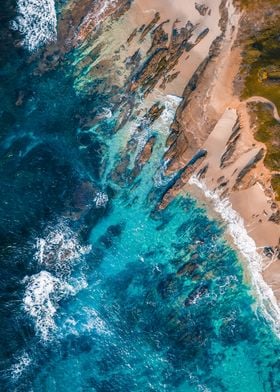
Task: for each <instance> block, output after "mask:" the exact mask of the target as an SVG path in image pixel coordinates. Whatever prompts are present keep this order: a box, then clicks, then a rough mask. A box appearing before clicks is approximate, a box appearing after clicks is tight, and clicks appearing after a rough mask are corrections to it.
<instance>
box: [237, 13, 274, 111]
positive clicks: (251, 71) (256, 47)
mask: <svg viewBox="0 0 280 392" xmlns="http://www.w3.org/2000/svg"><path fill="white" fill-rule="evenodd" d="M279 19H280V18H278V20H277V23H276V22H275V24H274V25H273V26H272V27H271V26H270V27H267V28H265V29H264V30H263V31H261V32H258V33H257V34H256V35H254V36H252V37H251V38H249V39H248V40H247V42H246V45H245V50H244V55H243V67H242V72H243V73H244V74H245V85H244V90H243V93H242V98H249V97H251V96H253V95H260V96H262V97H265V98H267V99H269V100H271V101H272V102H274V103H275V105H276V106H277V108H278V111H280V28H279V25H280V20H279Z"/></svg>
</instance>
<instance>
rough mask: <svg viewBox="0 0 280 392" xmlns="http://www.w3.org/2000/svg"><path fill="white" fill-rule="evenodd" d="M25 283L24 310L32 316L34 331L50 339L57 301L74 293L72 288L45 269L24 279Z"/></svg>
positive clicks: (53, 326)
mask: <svg viewBox="0 0 280 392" xmlns="http://www.w3.org/2000/svg"><path fill="white" fill-rule="evenodd" d="M24 283H27V287H26V290H25V294H24V298H23V304H24V310H25V311H26V312H27V313H28V314H29V315H30V316H31V317H32V318H33V320H34V322H35V329H36V333H37V334H38V335H40V336H41V338H42V339H43V340H44V341H48V340H51V338H52V334H53V332H54V331H55V329H56V324H55V321H54V315H55V313H56V311H57V308H58V304H59V301H61V300H62V299H63V298H65V297H67V296H68V295H69V294H74V293H75V290H74V288H73V287H72V286H71V285H69V284H68V283H66V282H63V281H62V280H60V279H58V278H56V277H55V276H53V275H52V274H50V273H49V272H47V271H41V272H39V273H38V274H35V275H32V276H31V277H27V278H25V279H24Z"/></svg>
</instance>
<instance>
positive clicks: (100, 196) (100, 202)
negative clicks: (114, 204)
mask: <svg viewBox="0 0 280 392" xmlns="http://www.w3.org/2000/svg"><path fill="white" fill-rule="evenodd" d="M108 200H109V198H108V195H107V194H106V193H104V192H97V193H96V195H95V198H94V202H95V205H96V207H97V208H101V207H106V205H107V203H108Z"/></svg>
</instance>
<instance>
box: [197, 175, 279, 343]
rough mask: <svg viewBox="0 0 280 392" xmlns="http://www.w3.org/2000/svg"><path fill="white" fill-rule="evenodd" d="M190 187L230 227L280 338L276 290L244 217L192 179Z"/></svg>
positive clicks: (260, 300) (257, 296) (270, 321)
mask: <svg viewBox="0 0 280 392" xmlns="http://www.w3.org/2000/svg"><path fill="white" fill-rule="evenodd" d="M189 184H190V185H195V186H196V187H198V188H199V189H200V190H201V191H202V192H203V193H204V195H205V197H206V198H207V199H209V200H211V202H212V205H213V208H214V210H215V211H216V212H217V213H218V214H219V215H220V216H221V217H222V219H223V221H224V222H225V223H226V224H227V227H228V232H229V234H230V235H231V237H232V239H233V242H234V244H235V246H236V247H237V249H238V250H239V252H240V253H241V255H242V256H243V257H244V258H245V259H246V261H247V267H248V272H249V273H250V280H251V284H252V288H253V290H254V291H255V293H256V300H257V304H258V305H259V306H260V309H261V311H262V313H263V315H264V317H265V318H266V319H267V320H268V322H269V323H270V324H271V325H272V328H273V330H274V331H275V333H276V335H277V336H278V337H280V308H279V306H278V304H277V300H276V298H275V296H274V293H273V291H272V289H271V288H270V287H269V286H268V284H267V283H266V282H265V281H264V279H263V276H262V257H261V255H260V254H259V253H258V252H257V247H256V244H255V241H254V240H253V239H252V238H251V237H250V236H249V235H248V233H247V230H246V228H245V225H244V221H243V219H242V217H241V216H240V215H239V214H238V213H237V212H236V211H235V210H234V209H233V208H232V205H231V203H230V201H229V200H228V199H226V198H225V199H221V198H220V197H219V195H218V194H217V193H216V192H214V191H211V190H209V189H208V188H207V186H206V184H205V183H204V182H202V181H201V180H199V179H198V177H197V176H195V175H194V176H192V177H191V178H190V179H189Z"/></svg>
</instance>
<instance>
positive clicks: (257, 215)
mask: <svg viewBox="0 0 280 392" xmlns="http://www.w3.org/2000/svg"><path fill="white" fill-rule="evenodd" d="M241 17H242V14H241V13H239V12H238V11H237V10H233V9H232V14H231V15H230V17H229V24H228V26H227V30H226V34H225V39H224V40H223V42H222V45H221V48H220V51H219V54H218V55H217V57H216V58H215V59H214V60H213V61H212V63H210V64H209V65H208V69H207V67H206V70H205V72H204V74H203V75H202V79H201V80H200V82H199V83H198V85H197V87H196V89H195V91H194V92H192V93H191V95H190V97H188V105H187V107H186V108H183V110H182V112H180V113H179V115H178V116H177V119H176V121H178V122H179V123H180V129H181V130H183V131H182V132H184V134H185V136H186V139H187V140H188V142H189V146H188V148H186V149H185V150H183V153H181V151H179V153H177V156H176V159H174V164H173V167H172V169H175V168H177V167H180V166H182V164H186V162H188V160H190V159H191V157H192V156H193V154H194V152H195V151H196V150H198V149H199V148H200V149H205V150H206V151H207V157H206V158H205V159H204V160H203V162H202V163H201V164H200V165H198V167H197V168H195V170H194V172H193V175H196V176H198V177H200V178H201V179H202V181H203V183H204V184H205V186H206V187H207V191H208V192H214V193H213V195H214V194H216V195H217V197H220V200H221V202H222V200H226V199H227V200H228V203H230V205H231V206H232V209H233V210H234V211H236V213H237V214H238V215H239V216H240V217H241V219H242V221H244V227H245V228H246V231H247V233H248V235H249V236H250V237H251V238H252V241H253V242H254V244H255V248H256V251H257V252H256V255H255V258H259V260H258V261H256V264H255V265H254V268H258V269H259V271H258V272H260V273H261V274H262V277H263V279H264V281H265V283H266V284H267V285H268V287H269V288H270V289H272V290H273V293H274V296H275V297H276V299H277V301H279V299H280V280H279V279H278V278H279V276H280V267H279V265H278V264H277V260H278V257H279V256H277V253H278V246H279V238H280V226H279V224H277V223H276V222H273V220H272V218H271V217H272V216H273V213H275V212H277V211H278V210H279V202H277V201H276V200H275V196H274V194H273V192H272V190H271V186H269V180H270V178H271V174H270V171H269V170H268V169H267V168H266V167H265V166H264V163H263V159H264V151H265V145H264V144H263V143H260V142H258V141H256V140H255V138H254V124H252V122H251V119H250V112H249V110H248V105H247V103H249V102H253V101H256V102H260V101H266V100H265V99H263V98H262V97H251V98H249V99H247V100H241V99H240V98H239V96H238V93H237V92H236V91H235V89H234V83H235V80H236V79H237V78H238V76H239V71H240V67H241V61H242V57H241V50H240V49H239V48H238V47H237V46H236V40H237V37H238V29H239V21H240V18H241ZM213 70H214V79H213V76H212V75H213ZM201 102H202V104H201ZM270 106H272V105H270ZM275 109H276V108H275V106H274V107H273V111H274V114H275V113H276V114H277V112H276V111H275ZM275 118H276V117H275ZM213 124H215V125H214V126H213ZM234 132H235V135H234V136H232V135H233V133H234ZM181 150H182V149H181ZM222 157H224V161H223V162H222ZM188 177H189V176H188ZM187 180H188V178H187ZM183 189H185V190H187V189H189V187H188V186H184V185H183ZM176 192H177V191H175V193H176ZM240 251H241V252H243V250H242V249H240ZM270 252H271V253H270ZM257 264H258V267H257V266H256V265H257ZM259 264H260V265H259ZM270 296H271V295H270ZM271 299H272V298H271ZM272 300H273V299H272ZM273 306H274V305H273Z"/></svg>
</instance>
